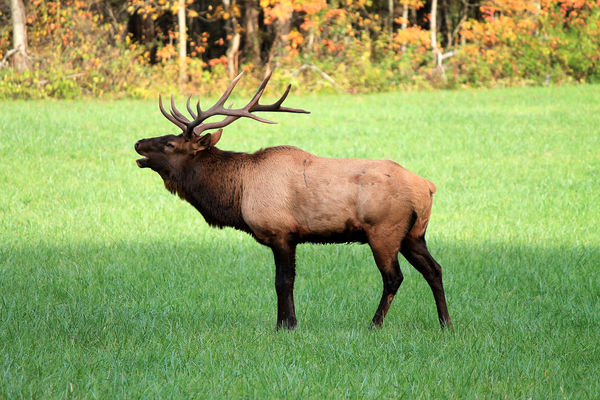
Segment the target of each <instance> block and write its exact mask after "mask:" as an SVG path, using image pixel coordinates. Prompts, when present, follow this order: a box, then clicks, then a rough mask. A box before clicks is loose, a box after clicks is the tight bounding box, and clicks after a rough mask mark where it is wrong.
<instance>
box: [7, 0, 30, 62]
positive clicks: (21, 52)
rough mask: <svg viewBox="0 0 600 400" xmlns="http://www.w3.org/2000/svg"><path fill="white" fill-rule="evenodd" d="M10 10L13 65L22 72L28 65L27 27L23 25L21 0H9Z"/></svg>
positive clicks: (23, 17)
mask: <svg viewBox="0 0 600 400" xmlns="http://www.w3.org/2000/svg"><path fill="white" fill-rule="evenodd" d="M10 11H11V14H12V24H13V45H14V49H15V50H16V52H15V54H14V55H13V60H14V66H15V68H16V69H17V71H18V72H23V71H25V70H26V69H28V68H29V66H30V60H29V56H28V55H27V29H26V27H25V6H24V5H23V0H11V1H10Z"/></svg>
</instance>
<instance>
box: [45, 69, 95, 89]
mask: <svg viewBox="0 0 600 400" xmlns="http://www.w3.org/2000/svg"><path fill="white" fill-rule="evenodd" d="M87 74H88V73H87V72H78V73H76V74H71V75H67V76H64V78H67V79H71V78H80V77H82V76H86V75H87ZM50 82H52V79H44V80H41V81H39V82H38V85H40V86H44V85H47V84H49V83H50Z"/></svg>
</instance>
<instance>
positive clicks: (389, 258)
mask: <svg viewBox="0 0 600 400" xmlns="http://www.w3.org/2000/svg"><path fill="white" fill-rule="evenodd" d="M388 243H389V241H386V240H372V241H369V245H370V246H371V250H372V251H373V257H374V258H375V263H376V264H377V268H379V272H381V278H382V280H383V294H382V295H381V301H380V302H379V307H377V311H376V312H375V316H374V317H373V322H372V323H371V327H374V326H375V327H381V324H382V323H383V319H384V318H385V315H386V314H387V312H388V310H389V308H390V305H391V304H392V300H394V296H395V295H396V292H398V288H399V287H400V284H402V281H403V280H404V277H403V276H402V272H401V271H400V265H399V264H398V248H397V247H396V246H394V245H389V244H388Z"/></svg>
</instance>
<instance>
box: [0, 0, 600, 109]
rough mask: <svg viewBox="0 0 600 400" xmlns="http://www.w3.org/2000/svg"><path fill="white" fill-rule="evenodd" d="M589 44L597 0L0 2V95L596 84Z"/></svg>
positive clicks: (598, 20)
mask: <svg viewBox="0 0 600 400" xmlns="http://www.w3.org/2000/svg"><path fill="white" fill-rule="evenodd" d="M599 50H600V1H598V0H529V1H526V0H429V1H425V0H283V1H276V0H88V1H82V0H55V1H51V0H0V60H1V61H0V99H2V98H4V99H10V98H77V97H82V96H90V97H113V98H114V97H138V98H147V97H154V96H155V95H156V93H157V91H163V92H169V91H175V92H180V93H181V92H183V93H186V94H196V95H202V94H208V95H212V94H215V93H216V92H218V91H220V90H222V88H223V87H224V86H225V84H226V82H220V81H227V80H229V79H231V78H232V77H233V76H235V75H236V74H237V73H238V72H240V71H248V72H247V75H249V76H250V77H248V76H247V77H246V78H245V79H244V80H243V83H242V87H241V89H238V90H241V91H242V92H243V91H252V90H253V89H254V88H255V87H256V85H257V82H259V80H260V79H262V77H264V74H265V73H267V72H269V71H272V70H275V74H274V77H273V80H272V83H271V85H272V86H274V87H276V88H281V87H283V85H284V84H286V83H288V82H292V83H294V84H295V86H296V90H297V91H299V92H351V93H361V92H380V91H388V90H398V89H420V88H456V87H481V86H483V87H491V86H508V85H543V84H560V83H569V82H598V81H600V51H599ZM243 85H246V86H243Z"/></svg>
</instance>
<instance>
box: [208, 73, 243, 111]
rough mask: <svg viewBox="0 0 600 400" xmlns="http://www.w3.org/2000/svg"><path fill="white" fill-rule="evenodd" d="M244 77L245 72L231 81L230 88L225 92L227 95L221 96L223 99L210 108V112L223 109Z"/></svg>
mask: <svg viewBox="0 0 600 400" xmlns="http://www.w3.org/2000/svg"><path fill="white" fill-rule="evenodd" d="M242 75H244V71H242V72H240V74H239V75H238V76H236V77H235V78H234V79H233V80H232V81H231V83H230V84H229V86H227V90H225V93H223V96H221V98H220V99H219V100H218V101H217V102H216V103H215V105H214V106H212V107H211V108H210V110H213V109H217V108H219V107H222V106H223V104H225V102H226V101H227V99H228V98H229V95H230V94H231V92H233V89H234V88H235V85H237V83H238V82H239V81H240V79H242Z"/></svg>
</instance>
